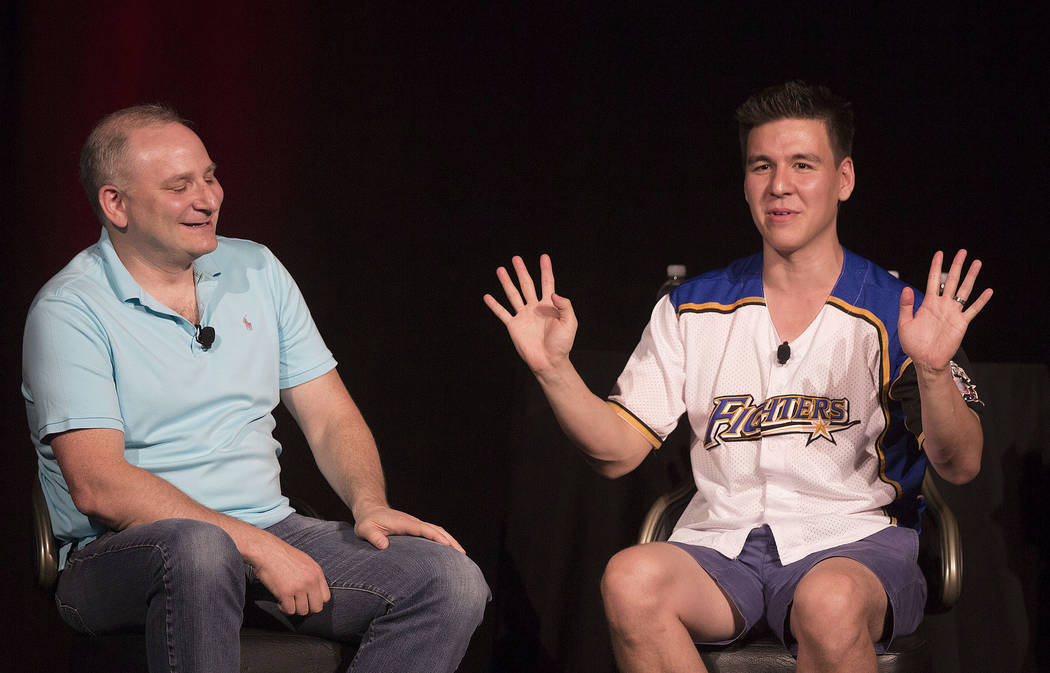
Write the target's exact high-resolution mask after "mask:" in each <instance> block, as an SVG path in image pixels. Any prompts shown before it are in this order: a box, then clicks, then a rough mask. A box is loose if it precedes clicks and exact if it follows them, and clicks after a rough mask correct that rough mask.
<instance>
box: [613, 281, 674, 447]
mask: <svg viewBox="0 0 1050 673" xmlns="http://www.w3.org/2000/svg"><path fill="white" fill-rule="evenodd" d="M684 389H685V351H684V348H683V342H682V335H681V332H680V331H679V325H678V315H677V312H676V311H675V308H674V305H673V304H672V303H671V301H670V298H669V296H664V297H662V298H661V299H660V301H658V302H657V304H656V307H655V308H653V313H652V316H651V317H650V319H649V324H648V325H647V326H646V328H645V331H644V332H643V333H642V338H641V340H640V341H639V342H638V346H637V347H635V349H634V352H633V353H632V354H631V358H630V359H629V360H628V361H627V365H626V366H625V367H624V370H623V372H622V373H621V374H620V377H619V378H618V379H617V380H616V385H615V386H614V387H613V390H612V393H611V394H610V395H609V403H610V404H612V405H613V407H614V408H615V409H616V412H617V413H618V414H620V416H621V417H622V418H623V419H624V420H625V421H627V422H628V423H629V424H630V425H631V426H632V427H634V428H635V429H636V430H638V432H640V433H641V434H642V435H643V436H644V437H645V438H646V439H647V440H648V441H649V443H650V444H651V445H652V446H653V448H660V446H661V445H662V444H663V440H664V439H666V438H667V435H669V434H670V433H671V431H672V430H674V429H675V427H676V426H677V425H678V420H679V418H681V416H682V414H683V413H685V402H684Z"/></svg>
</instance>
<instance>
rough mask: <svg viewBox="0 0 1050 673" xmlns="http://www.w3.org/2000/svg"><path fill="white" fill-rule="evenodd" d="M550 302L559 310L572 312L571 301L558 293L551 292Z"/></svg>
mask: <svg viewBox="0 0 1050 673" xmlns="http://www.w3.org/2000/svg"><path fill="white" fill-rule="evenodd" d="M551 302H552V303H553V304H554V308H556V309H558V310H559V311H568V312H569V313H572V312H573V311H572V302H571V301H569V300H568V299H566V298H565V297H563V296H561V295H560V294H551Z"/></svg>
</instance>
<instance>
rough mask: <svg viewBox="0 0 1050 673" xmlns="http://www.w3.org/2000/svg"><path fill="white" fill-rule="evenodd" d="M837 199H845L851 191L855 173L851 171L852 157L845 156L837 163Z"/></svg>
mask: <svg viewBox="0 0 1050 673" xmlns="http://www.w3.org/2000/svg"><path fill="white" fill-rule="evenodd" d="M838 173H839V201H840V202H842V201H845V200H846V199H848V198H849V196H850V194H852V193H853V184H854V181H855V180H856V177H857V176H856V174H854V172H853V159H852V158H851V157H846V158H845V159H843V160H842V163H841V164H839V170H838Z"/></svg>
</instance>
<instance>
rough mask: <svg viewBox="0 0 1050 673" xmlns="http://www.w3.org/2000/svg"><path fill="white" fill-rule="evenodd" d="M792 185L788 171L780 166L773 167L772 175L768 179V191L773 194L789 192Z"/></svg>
mask: <svg viewBox="0 0 1050 673" xmlns="http://www.w3.org/2000/svg"><path fill="white" fill-rule="evenodd" d="M793 187H794V185H793V184H792V182H791V173H790V172H788V171H786V170H784V169H782V168H776V169H773V175H772V176H771V177H770V179H769V191H770V193H771V194H773V196H784V195H785V194H790V193H791V191H792V189H793Z"/></svg>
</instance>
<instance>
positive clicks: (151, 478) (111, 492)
mask: <svg viewBox="0 0 1050 673" xmlns="http://www.w3.org/2000/svg"><path fill="white" fill-rule="evenodd" d="M100 472H101V473H103V474H105V477H103V478H101V479H98V478H96V479H94V480H92V482H93V483H91V484H90V485H87V484H85V485H83V486H82V487H81V488H80V489H79V492H76V493H75V496H76V497H75V499H74V503H75V504H76V506H77V508H78V509H79V510H80V511H81V512H82V513H84V514H85V515H87V516H89V517H92V518H94V519H98V520H99V521H102V522H103V523H105V524H106V525H107V526H109V527H110V528H113V529H114V530H123V529H125V528H130V527H132V526H138V525H142V524H146V523H152V522H154V521H160V520H162V519H176V518H178V519H196V520H198V521H204V522H207V523H210V524H213V525H215V526H218V527H219V528H221V529H223V530H224V531H225V532H226V533H227V534H228V535H229V536H230V537H231V538H232V539H233V541H234V544H235V545H236V546H237V549H238V550H239V551H240V553H241V556H242V557H244V559H245V560H246V561H248V562H249V563H251V564H253V565H257V564H258V562H259V560H260V557H261V556H262V549H263V547H264V545H265V544H266V542H268V541H266V540H263V539H262V538H264V537H272V536H270V534H269V533H267V532H266V531H263V530H261V529H259V528H257V527H255V526H253V525H251V524H249V523H245V522H243V521H240V520H238V519H235V518H233V517H231V516H227V515H225V514H222V513H221V512H217V511H215V510H213V509H210V508H208V507H205V506H204V505H201V504H200V503H198V502H197V501H195V500H194V499H193V498H191V497H189V496H188V495H186V494H185V493H183V492H182V491H181V490H179V489H178V488H176V487H175V486H173V485H172V484H171V483H170V482H168V481H166V480H165V479H162V478H161V477H158V476H157V475H155V474H153V473H151V472H149V471H147V470H144V469H142V468H139V467H136V466H134V465H131V464H128V463H124V464H123V465H113V466H110V467H109V468H107V469H106V470H104V471H100Z"/></svg>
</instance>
